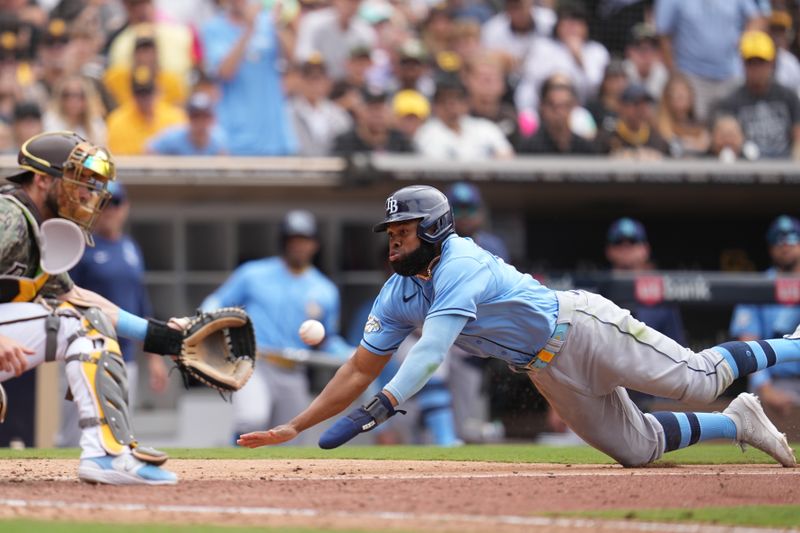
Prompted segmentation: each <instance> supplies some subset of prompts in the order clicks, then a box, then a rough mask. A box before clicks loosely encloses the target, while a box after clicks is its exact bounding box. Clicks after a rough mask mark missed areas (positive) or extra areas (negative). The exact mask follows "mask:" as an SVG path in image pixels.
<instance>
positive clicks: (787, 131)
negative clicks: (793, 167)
mask: <svg viewBox="0 0 800 533" xmlns="http://www.w3.org/2000/svg"><path fill="white" fill-rule="evenodd" d="M741 53H742V59H744V62H745V80H744V84H743V85H742V86H740V87H739V88H737V89H736V90H735V91H733V93H731V94H730V96H728V97H727V98H725V99H724V100H722V101H720V102H719V105H718V106H717V110H718V111H719V112H723V113H727V114H731V115H734V116H735V117H736V118H737V119H738V120H739V123H740V124H741V125H742V130H743V131H744V135H745V138H746V139H747V140H749V141H753V142H754V143H755V144H756V146H758V150H759V152H760V153H761V157H766V158H788V157H793V158H795V159H797V158H799V157H800V142H798V141H800V100H798V97H797V93H796V91H795V90H792V89H788V88H786V87H783V86H782V85H779V84H778V83H777V82H776V81H775V79H774V77H773V72H774V67H775V44H774V43H773V42H772V39H771V38H770V36H769V35H767V34H766V33H764V32H761V31H749V32H747V33H745V34H744V35H743V36H742V42H741Z"/></svg>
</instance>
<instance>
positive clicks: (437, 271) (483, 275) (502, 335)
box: [361, 235, 558, 366]
mask: <svg viewBox="0 0 800 533" xmlns="http://www.w3.org/2000/svg"><path fill="white" fill-rule="evenodd" d="M438 315H461V316H464V317H467V318H468V319H469V320H468V321H467V325H466V326H465V327H464V329H463V330H462V332H461V334H460V335H459V336H458V338H457V339H456V342H455V344H456V346H459V347H461V348H463V349H464V350H466V351H467V352H469V353H470V354H473V355H477V356H479V357H496V358H498V359H502V360H503V361H506V362H508V363H509V364H511V365H515V366H523V365H526V364H527V363H528V362H530V360H531V359H532V358H533V356H534V355H535V354H536V353H538V352H539V350H541V348H542V347H543V346H544V345H545V343H546V342H547V339H548V338H549V337H550V335H551V334H552V333H553V330H554V328H555V323H556V316H557V315H558V300H557V298H556V294H555V292H554V291H552V290H550V289H548V288H547V287H545V286H544V285H541V284H540V283H539V282H538V281H536V280H534V279H533V278H532V277H531V276H530V275H528V274H521V273H520V272H519V271H517V270H516V269H515V268H514V267H512V266H511V265H508V264H506V263H505V262H503V260H502V259H499V258H497V257H496V256H494V255H492V254H490V253H489V252H487V251H486V250H484V249H482V248H481V247H479V246H478V245H476V244H475V243H474V242H473V241H472V239H468V238H464V237H459V236H457V235H452V236H450V237H448V238H447V239H445V241H444V242H443V244H442V255H441V259H440V261H439V263H438V264H437V265H436V266H435V267H434V269H433V275H432V276H431V279H430V280H427V281H424V280H421V279H420V278H417V277H404V276H399V275H397V274H394V275H393V276H392V277H390V278H389V279H388V280H387V281H386V283H385V284H384V286H383V289H381V292H380V294H379V295H378V297H377V299H376V300H375V303H374V305H373V306H372V312H371V313H370V316H369V318H368V320H367V323H366V325H365V326H364V338H363V339H362V341H361V345H362V346H363V347H364V348H366V349H367V350H369V351H370V352H373V353H376V354H379V355H387V354H391V353H393V352H394V351H395V350H396V349H397V347H398V346H399V345H400V343H401V342H402V341H403V339H405V337H406V335H408V334H409V333H410V332H411V331H412V330H413V329H414V328H418V327H421V326H422V324H423V323H424V322H425V319H426V318H427V317H434V316H438Z"/></svg>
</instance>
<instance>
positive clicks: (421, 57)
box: [389, 39, 436, 99]
mask: <svg viewBox="0 0 800 533" xmlns="http://www.w3.org/2000/svg"><path fill="white" fill-rule="evenodd" d="M427 62H428V54H427V52H426V51H425V47H424V46H423V44H422V42H421V41H419V40H417V39H409V40H407V41H405V42H403V44H402V45H401V46H400V50H399V51H398V57H397V61H396V62H395V64H394V68H393V78H392V79H391V80H389V91H390V92H398V91H403V90H412V91H419V92H420V93H422V94H423V95H424V96H425V98H428V99H430V98H431V97H432V96H433V91H434V90H435V88H436V87H435V84H434V82H433V78H432V77H431V73H430V68H429V67H428V64H427Z"/></svg>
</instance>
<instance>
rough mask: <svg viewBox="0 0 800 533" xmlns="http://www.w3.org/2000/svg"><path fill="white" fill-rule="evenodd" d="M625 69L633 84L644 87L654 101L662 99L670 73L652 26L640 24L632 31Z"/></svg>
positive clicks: (626, 53) (627, 47) (626, 50)
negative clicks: (662, 57) (662, 58)
mask: <svg viewBox="0 0 800 533" xmlns="http://www.w3.org/2000/svg"><path fill="white" fill-rule="evenodd" d="M623 68H624V69H625V75H626V76H628V79H629V80H630V81H631V83H638V84H639V85H644V86H645V88H646V89H647V91H648V92H649V93H650V96H652V97H653V99H654V100H656V101H658V100H660V99H661V93H662V91H663V90H664V85H666V83H667V79H668V78H669V71H668V70H667V67H665V66H664V63H663V61H662V60H661V52H660V50H659V44H658V33H656V29H655V28H654V27H653V26H651V25H650V24H646V23H640V24H637V25H635V26H634V27H633V28H632V29H631V37H630V40H629V42H628V44H627V46H625V62H624V63H623Z"/></svg>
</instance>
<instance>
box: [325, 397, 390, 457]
mask: <svg viewBox="0 0 800 533" xmlns="http://www.w3.org/2000/svg"><path fill="white" fill-rule="evenodd" d="M397 413H403V414H405V413H406V412H405V411H401V410H399V409H395V408H394V407H393V406H392V403H391V402H390V401H389V398H388V397H387V396H386V395H385V394H383V393H382V392H379V393H378V394H376V395H375V396H373V397H372V399H371V400H370V401H369V402H367V403H366V404H365V405H363V406H361V407H359V408H357V409H353V410H352V411H350V412H349V413H347V416H345V417H344V418H340V419H339V420H337V421H336V423H335V424H333V425H332V426H331V427H330V428H328V430H327V431H325V433H323V434H322V436H321V437H320V439H319V447H320V448H322V449H325V450H330V449H332V448H338V447H339V446H341V445H342V444H344V443H345V442H347V441H349V440H350V439H352V438H353V437H355V436H356V435H358V434H359V433H364V432H366V431H370V430H372V429H375V428H376V427H378V425H379V424H381V423H383V422H385V421H386V420H387V419H388V418H390V417H392V416H394V415H396V414H397Z"/></svg>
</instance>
